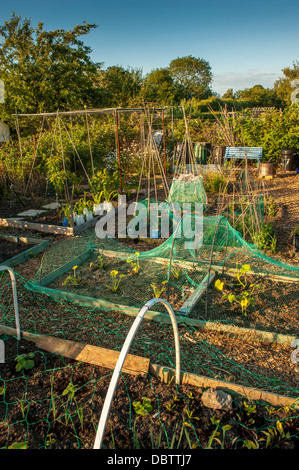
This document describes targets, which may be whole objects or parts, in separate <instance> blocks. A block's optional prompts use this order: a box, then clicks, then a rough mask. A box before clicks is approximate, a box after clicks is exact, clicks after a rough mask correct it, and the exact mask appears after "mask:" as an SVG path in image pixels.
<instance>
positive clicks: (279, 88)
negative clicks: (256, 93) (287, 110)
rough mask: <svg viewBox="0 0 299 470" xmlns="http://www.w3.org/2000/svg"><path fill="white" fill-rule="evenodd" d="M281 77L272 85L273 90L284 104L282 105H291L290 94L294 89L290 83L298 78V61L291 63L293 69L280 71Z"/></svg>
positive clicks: (287, 68) (286, 68)
mask: <svg viewBox="0 0 299 470" xmlns="http://www.w3.org/2000/svg"><path fill="white" fill-rule="evenodd" d="M282 72H283V75H284V76H283V77H281V78H279V79H278V80H277V81H276V82H275V83H274V90H275V92H276V94H277V96H279V98H280V99H281V100H282V101H283V102H284V105H286V106H289V105H291V93H292V91H293V90H294V88H292V87H291V82H292V81H293V80H295V79H298V78H299V61H298V60H296V61H294V62H293V67H285V68H283V69H282Z"/></svg>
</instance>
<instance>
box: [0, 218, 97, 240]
mask: <svg viewBox="0 0 299 470" xmlns="http://www.w3.org/2000/svg"><path fill="white" fill-rule="evenodd" d="M98 220H99V217H98V216H97V217H94V218H93V219H91V220H88V221H87V222H85V223H84V224H82V225H76V226H75V227H63V226H60V225H48V224H39V223H37V222H27V221H26V220H16V219H3V218H0V226H2V227H15V228H19V229H22V230H35V231H37V232H45V233H54V234H57V235H66V236H75V235H79V234H80V233H82V232H84V231H85V230H88V229H89V228H92V227H94V226H95V225H96V223H97V221H98Z"/></svg>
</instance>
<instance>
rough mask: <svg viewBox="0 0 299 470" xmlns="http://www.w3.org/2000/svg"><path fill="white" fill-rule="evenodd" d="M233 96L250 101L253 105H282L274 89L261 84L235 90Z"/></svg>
mask: <svg viewBox="0 0 299 470" xmlns="http://www.w3.org/2000/svg"><path fill="white" fill-rule="evenodd" d="M235 97H236V98H237V99H239V100H245V101H250V102H251V103H252V105H253V106H259V107H277V108H278V107H281V106H282V105H283V102H282V100H281V99H280V98H279V96H278V95H277V93H276V90H274V89H271V88H264V87H263V86H262V85H254V86H253V87H251V88H245V89H244V90H239V91H236V93H235Z"/></svg>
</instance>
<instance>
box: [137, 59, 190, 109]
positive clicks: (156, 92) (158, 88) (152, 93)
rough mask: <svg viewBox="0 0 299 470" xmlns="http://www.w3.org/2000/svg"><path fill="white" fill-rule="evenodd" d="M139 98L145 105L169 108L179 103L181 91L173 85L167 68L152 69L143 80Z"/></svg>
mask: <svg viewBox="0 0 299 470" xmlns="http://www.w3.org/2000/svg"><path fill="white" fill-rule="evenodd" d="M141 96H142V98H143V100H144V101H145V102H146V103H151V104H153V105H159V106H167V105H168V106H169V105H175V104H179V103H180V100H181V98H182V97H183V89H182V87H181V86H177V85H175V84H174V81H173V78H172V76H171V74H170V72H169V70H168V69H167V68H160V69H153V70H152V71H151V72H150V73H148V74H147V75H146V76H145V78H144V82H143V86H142V90H141Z"/></svg>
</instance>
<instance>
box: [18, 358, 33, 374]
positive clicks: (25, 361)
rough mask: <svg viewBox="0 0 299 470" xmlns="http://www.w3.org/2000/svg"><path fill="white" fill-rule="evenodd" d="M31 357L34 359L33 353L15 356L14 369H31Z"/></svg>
mask: <svg viewBox="0 0 299 470" xmlns="http://www.w3.org/2000/svg"><path fill="white" fill-rule="evenodd" d="M33 359H34V353H29V354H21V355H20V356H17V357H16V358H15V361H16V362H17V365H16V371H17V372H20V371H21V370H22V369H25V370H29V369H33V367H34V366H35V363H34V360H33Z"/></svg>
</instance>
